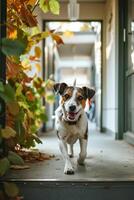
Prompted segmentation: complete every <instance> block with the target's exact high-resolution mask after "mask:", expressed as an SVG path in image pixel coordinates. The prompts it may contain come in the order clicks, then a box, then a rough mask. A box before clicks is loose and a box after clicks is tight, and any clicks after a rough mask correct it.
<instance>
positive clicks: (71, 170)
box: [64, 169, 74, 175]
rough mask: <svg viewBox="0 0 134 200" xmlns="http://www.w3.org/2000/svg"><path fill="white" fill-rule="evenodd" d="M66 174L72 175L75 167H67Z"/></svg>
mask: <svg viewBox="0 0 134 200" xmlns="http://www.w3.org/2000/svg"><path fill="white" fill-rule="evenodd" d="M64 174H67V175H72V174H74V170H73V169H66V170H64Z"/></svg>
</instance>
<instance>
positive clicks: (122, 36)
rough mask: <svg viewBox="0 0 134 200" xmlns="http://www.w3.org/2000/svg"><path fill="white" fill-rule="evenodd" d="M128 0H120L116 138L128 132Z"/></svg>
mask: <svg viewBox="0 0 134 200" xmlns="http://www.w3.org/2000/svg"><path fill="white" fill-rule="evenodd" d="M127 5H128V4H127V0H124V1H122V0H118V8H119V9H118V19H119V29H118V30H119V32H118V38H119V40H118V46H119V49H118V54H119V60H118V133H117V135H116V139H123V136H124V133H125V132H126V127H127V124H126V120H125V117H127V116H126V115H127V112H126V111H127V110H126V107H127V106H126V105H127V98H126V97H127V94H126V77H125V71H126V66H127V43H128V41H127V35H126V34H127V14H128V13H127Z"/></svg>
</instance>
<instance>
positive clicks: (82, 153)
mask: <svg viewBox="0 0 134 200" xmlns="http://www.w3.org/2000/svg"><path fill="white" fill-rule="evenodd" d="M79 142H80V154H79V158H78V160H77V161H78V164H79V165H84V161H85V158H86V155H87V139H79Z"/></svg>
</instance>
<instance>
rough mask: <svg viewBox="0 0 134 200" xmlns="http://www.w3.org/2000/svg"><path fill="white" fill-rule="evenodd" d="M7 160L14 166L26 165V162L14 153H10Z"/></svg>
mask: <svg viewBox="0 0 134 200" xmlns="http://www.w3.org/2000/svg"><path fill="white" fill-rule="evenodd" d="M7 158H8V160H9V161H10V163H11V164H13V165H24V160H23V159H22V158H21V157H20V156H19V155H18V154H17V153H15V152H13V151H9V153H8V157H7Z"/></svg>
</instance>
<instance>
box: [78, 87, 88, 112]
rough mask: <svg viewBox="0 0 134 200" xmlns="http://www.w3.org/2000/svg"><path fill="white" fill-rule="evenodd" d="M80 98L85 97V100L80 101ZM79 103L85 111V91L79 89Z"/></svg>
mask: <svg viewBox="0 0 134 200" xmlns="http://www.w3.org/2000/svg"><path fill="white" fill-rule="evenodd" d="M80 97H83V99H79V98H80ZM77 101H79V102H80V104H81V105H82V108H83V109H84V108H85V105H86V100H85V99H84V96H83V90H82V89H81V88H78V92H77Z"/></svg>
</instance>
